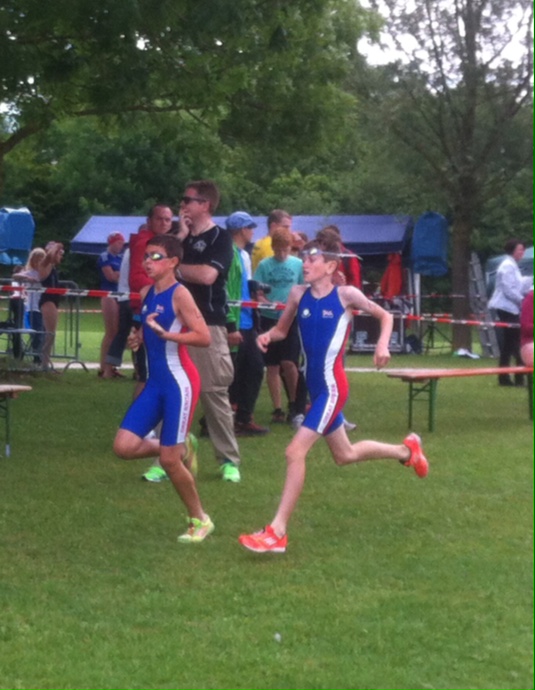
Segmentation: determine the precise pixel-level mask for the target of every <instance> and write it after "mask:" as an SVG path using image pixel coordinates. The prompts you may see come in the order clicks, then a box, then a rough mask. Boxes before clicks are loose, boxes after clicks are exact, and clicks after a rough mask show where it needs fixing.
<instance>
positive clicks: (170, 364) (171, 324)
mask: <svg viewBox="0 0 535 690" xmlns="http://www.w3.org/2000/svg"><path fill="white" fill-rule="evenodd" d="M179 286H180V283H175V284H174V285H171V287H169V288H167V290H164V291H163V292H160V293H158V294H156V292H155V290H154V286H152V287H151V288H150V289H149V291H148V293H147V295H146V296H145V299H144V300H143V306H142V308H141V321H142V324H143V341H144V343H145V349H146V351H147V363H148V368H149V378H150V379H152V381H153V382H154V381H155V380H156V382H161V381H165V379H166V378H168V377H169V376H171V377H172V378H173V379H176V378H177V376H180V375H181V374H182V372H186V374H187V375H188V378H191V377H192V376H195V375H196V373H197V370H196V368H195V365H194V364H193V362H192V361H191V358H190V356H189V352H188V348H187V346H186V345H182V344H180V345H178V344H177V343H175V342H173V341H171V340H164V339H163V338H160V337H159V336H158V335H156V333H155V332H154V331H153V330H152V328H150V327H149V326H147V324H146V319H147V316H148V315H149V314H153V313H157V314H158V317H157V318H156V321H157V322H158V323H159V324H160V326H162V328H164V329H165V330H166V331H171V332H172V333H181V332H182V331H184V330H186V326H184V324H182V322H181V321H180V320H179V319H178V317H177V316H176V314H175V311H174V309H173V295H174V292H175V290H176V289H177V288H178V287H179Z"/></svg>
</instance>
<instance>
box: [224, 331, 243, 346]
mask: <svg viewBox="0 0 535 690" xmlns="http://www.w3.org/2000/svg"><path fill="white" fill-rule="evenodd" d="M227 340H228V344H229V347H238V346H239V345H241V344H242V343H243V335H242V334H241V333H240V332H239V331H234V333H227Z"/></svg>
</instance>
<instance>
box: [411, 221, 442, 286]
mask: <svg viewBox="0 0 535 690" xmlns="http://www.w3.org/2000/svg"><path fill="white" fill-rule="evenodd" d="M448 242H449V235H448V221H447V220H446V219H445V218H444V216H441V215H440V213H435V212H433V211H428V212H427V213H424V214H423V215H421V216H420V218H418V220H417V221H416V225H415V226H414V233H413V236H412V243H411V262H412V270H413V271H414V272H415V273H420V274H421V275H424V276H443V275H445V274H446V273H447V272H448Z"/></svg>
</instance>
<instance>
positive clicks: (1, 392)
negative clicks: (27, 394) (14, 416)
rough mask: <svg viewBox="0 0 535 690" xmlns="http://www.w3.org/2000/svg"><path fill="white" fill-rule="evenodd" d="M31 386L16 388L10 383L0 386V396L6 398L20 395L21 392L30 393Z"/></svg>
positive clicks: (16, 386)
mask: <svg viewBox="0 0 535 690" xmlns="http://www.w3.org/2000/svg"><path fill="white" fill-rule="evenodd" d="M31 390H32V387H31V386H18V385H14V384H11V383H7V384H0V396H2V397H3V398H6V397H7V396H13V395H15V394H16V393H22V392H23V391H31Z"/></svg>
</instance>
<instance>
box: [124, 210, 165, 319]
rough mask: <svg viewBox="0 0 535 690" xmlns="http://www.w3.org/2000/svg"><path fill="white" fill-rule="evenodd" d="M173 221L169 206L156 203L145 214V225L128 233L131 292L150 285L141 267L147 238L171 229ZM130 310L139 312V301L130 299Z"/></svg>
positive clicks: (163, 233)
mask: <svg viewBox="0 0 535 690" xmlns="http://www.w3.org/2000/svg"><path fill="white" fill-rule="evenodd" d="M172 223H173V212H172V211H171V209H170V208H169V206H165V205H164V204H156V205H155V206H153V207H152V208H151V209H150V211H149V213H148V216H147V223H146V227H145V228H144V229H142V230H140V231H139V232H136V233H135V234H133V235H130V239H129V241H128V246H129V248H130V274H129V276H128V282H129V286H130V291H131V292H138V293H139V292H140V291H141V289H142V288H144V287H146V286H147V285H152V282H153V281H152V280H151V279H150V278H149V276H148V275H147V272H146V271H145V268H144V267H143V257H144V256H145V249H146V247H147V244H148V242H149V240H151V239H152V238H153V237H154V236H155V235H165V234H166V233H167V232H169V230H170V229H171V225H172ZM131 306H132V310H133V312H134V314H139V313H140V310H141V301H140V300H139V299H137V300H132V305H131Z"/></svg>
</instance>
